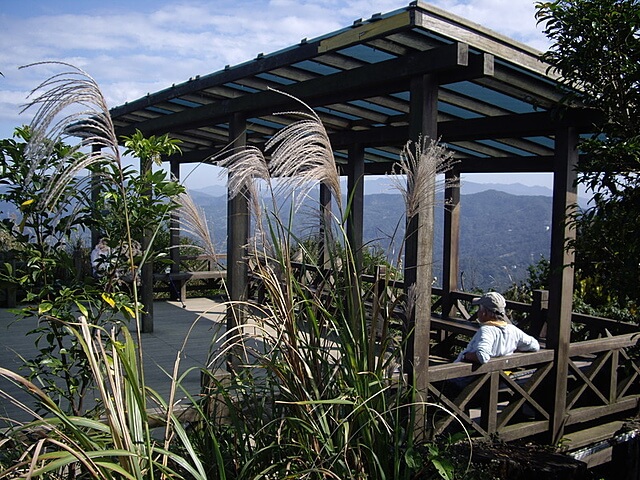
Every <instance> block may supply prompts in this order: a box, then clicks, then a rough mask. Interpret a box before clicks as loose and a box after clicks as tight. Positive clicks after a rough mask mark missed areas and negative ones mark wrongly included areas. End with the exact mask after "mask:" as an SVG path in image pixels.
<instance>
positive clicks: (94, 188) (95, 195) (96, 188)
mask: <svg viewBox="0 0 640 480" xmlns="http://www.w3.org/2000/svg"><path fill="white" fill-rule="evenodd" d="M100 150H102V149H101V148H100V146H99V145H93V146H92V147H91V152H92V153H93V154H94V155H97V154H98V152H100ZM101 183H102V178H101V177H100V175H99V174H97V173H92V174H91V206H92V207H93V208H95V207H96V205H97V203H98V199H99V198H100V186H101ZM104 234H105V232H99V231H97V230H96V229H95V228H92V229H91V248H90V249H89V251H91V249H93V247H95V246H96V244H97V243H98V242H99V241H100V237H102V236H104Z"/></svg>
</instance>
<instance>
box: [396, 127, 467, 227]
mask: <svg viewBox="0 0 640 480" xmlns="http://www.w3.org/2000/svg"><path fill="white" fill-rule="evenodd" d="M454 163H455V160H454V159H453V152H451V151H448V150H447V149H446V148H445V147H444V146H442V145H440V144H439V143H438V141H436V140H433V139H430V138H427V137H420V138H419V139H418V141H417V142H415V143H413V142H411V141H409V142H407V144H406V145H405V146H404V148H403V149H402V152H401V153H400V161H399V162H398V163H396V164H395V166H394V171H393V176H392V177H391V181H392V183H393V184H394V186H395V187H396V188H397V189H398V190H399V191H400V193H401V194H402V197H403V199H404V202H405V206H406V210H407V219H410V218H413V217H414V216H415V215H417V214H418V213H420V211H421V210H423V209H425V208H428V207H432V206H433V205H425V204H424V199H427V198H431V197H430V195H429V191H430V189H433V188H434V186H435V191H438V190H443V189H444V188H446V187H447V186H449V184H448V183H446V182H440V183H439V184H438V183H437V182H436V180H435V179H436V177H437V175H440V174H443V173H445V172H447V171H449V170H451V168H453V165H454ZM401 176H402V177H406V181H403V178H402V177H401ZM434 182H436V183H435V184H434Z"/></svg>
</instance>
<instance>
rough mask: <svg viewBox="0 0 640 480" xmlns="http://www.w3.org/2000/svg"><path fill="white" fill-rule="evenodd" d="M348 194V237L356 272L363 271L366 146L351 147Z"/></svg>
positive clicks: (348, 168) (348, 167)
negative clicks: (349, 202) (349, 206)
mask: <svg viewBox="0 0 640 480" xmlns="http://www.w3.org/2000/svg"><path fill="white" fill-rule="evenodd" d="M347 195H348V199H349V200H350V201H351V208H350V209H349V212H348V217H347V239H348V240H349V244H350V245H351V252H352V253H353V256H354V259H355V264H356V274H358V275H359V274H360V273H362V229H363V222H364V148H363V147H362V146H361V145H353V146H352V147H351V148H349V163H348V166H347Z"/></svg>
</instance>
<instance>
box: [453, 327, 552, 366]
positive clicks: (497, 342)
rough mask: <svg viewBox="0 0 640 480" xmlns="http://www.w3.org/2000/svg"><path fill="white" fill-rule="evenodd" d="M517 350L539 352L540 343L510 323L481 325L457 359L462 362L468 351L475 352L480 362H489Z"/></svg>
mask: <svg viewBox="0 0 640 480" xmlns="http://www.w3.org/2000/svg"><path fill="white" fill-rule="evenodd" d="M516 350H518V351H521V352H537V351H538V350H540V344H539V343H538V341H537V340H536V339H535V338H533V337H532V336H531V335H527V334H526V333H524V332H523V331H522V330H520V329H519V328H518V327H516V326H515V325H512V324H510V323H509V324H507V325H505V326H504V327H497V326H494V325H481V326H480V330H478V331H477V332H476V334H475V335H474V336H473V338H472V339H471V341H470V342H469V344H468V345H467V346H466V348H465V349H464V350H463V351H462V352H460V354H459V355H458V358H456V360H455V361H456V362H461V361H462V359H463V358H464V355H465V354H466V353H469V352H475V354H476V355H477V357H478V361H479V362H480V363H487V362H488V361H489V359H490V358H491V357H503V356H505V355H511V354H512V353H513V352H515V351H516Z"/></svg>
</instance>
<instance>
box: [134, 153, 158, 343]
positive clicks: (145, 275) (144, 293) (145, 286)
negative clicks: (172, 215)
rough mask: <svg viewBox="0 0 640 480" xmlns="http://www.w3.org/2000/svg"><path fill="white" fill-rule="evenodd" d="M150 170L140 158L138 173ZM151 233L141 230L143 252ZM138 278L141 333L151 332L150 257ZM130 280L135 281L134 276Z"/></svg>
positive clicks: (151, 264)
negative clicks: (141, 307) (142, 307)
mask: <svg viewBox="0 0 640 480" xmlns="http://www.w3.org/2000/svg"><path fill="white" fill-rule="evenodd" d="M150 171H151V160H142V159H140V175H145V174H146V173H147V172H150ZM147 195H153V192H152V191H151V187H148V191H147ZM152 233H153V232H151V231H150V230H149V229H148V228H145V230H144V231H143V232H142V241H141V242H140V246H141V248H142V252H143V254H145V253H146V252H147V250H149V249H150V248H151V236H152ZM140 280H141V283H142V285H141V291H140V300H141V301H142V305H143V306H144V310H143V312H142V314H141V315H142V317H141V320H142V326H141V331H142V333H152V332H153V262H152V261H151V258H148V259H147V261H146V262H144V264H143V265H142V268H141V271H140ZM132 281H134V282H135V281H136V279H135V278H133V279H132Z"/></svg>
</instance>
